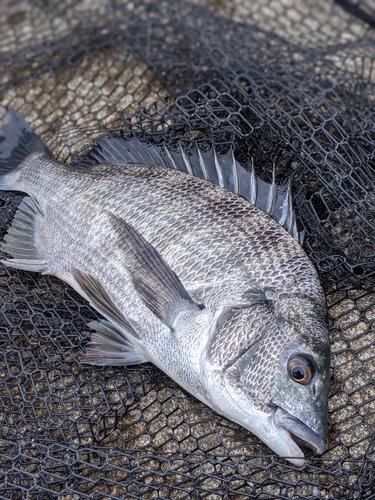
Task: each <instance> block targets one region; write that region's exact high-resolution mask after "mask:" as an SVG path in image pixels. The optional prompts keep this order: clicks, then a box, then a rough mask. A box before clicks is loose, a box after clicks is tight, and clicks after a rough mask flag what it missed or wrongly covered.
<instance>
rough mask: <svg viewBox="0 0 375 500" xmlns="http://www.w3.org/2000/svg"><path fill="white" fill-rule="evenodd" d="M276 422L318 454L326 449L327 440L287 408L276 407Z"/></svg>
mask: <svg viewBox="0 0 375 500" xmlns="http://www.w3.org/2000/svg"><path fill="white" fill-rule="evenodd" d="M274 422H275V425H276V426H277V427H282V428H283V429H285V430H286V431H287V432H289V433H290V434H292V437H293V438H295V437H296V438H298V440H299V441H300V442H301V443H302V444H304V445H305V446H308V447H309V448H311V449H312V450H313V451H315V452H316V453H317V454H319V455H321V454H322V453H324V451H325V449H326V444H325V440H324V439H322V438H321V437H320V436H318V434H316V432H314V431H313V430H312V429H310V427H308V426H307V425H306V424H304V423H303V422H302V421H301V420H299V419H298V418H296V417H294V416H293V415H291V414H290V413H288V412H287V411H286V410H283V409H282V408H280V407H279V406H278V407H277V408H276V411H275V413H274Z"/></svg>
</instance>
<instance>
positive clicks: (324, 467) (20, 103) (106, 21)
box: [0, 0, 375, 500]
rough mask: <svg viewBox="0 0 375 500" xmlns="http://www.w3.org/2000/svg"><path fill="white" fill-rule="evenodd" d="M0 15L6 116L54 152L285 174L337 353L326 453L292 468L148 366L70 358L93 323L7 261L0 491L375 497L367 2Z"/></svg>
mask: <svg viewBox="0 0 375 500" xmlns="http://www.w3.org/2000/svg"><path fill="white" fill-rule="evenodd" d="M0 23H1V24H0V25H1V31H0V32H1V39H0V61H1V65H0V92H1V93H0V116H2V115H3V114H4V113H5V110H6V108H7V107H12V108H15V109H17V110H18V111H19V113H20V114H21V115H22V116H23V117H24V118H25V119H26V120H27V121H28V122H29V123H30V124H31V126H32V127H33V128H34V129H35V130H36V131H37V133H38V134H39V135H40V136H41V137H42V139H43V140H44V141H45V143H46V144H47V145H48V147H49V148H50V149H51V150H52V151H53V154H54V156H55V157H56V158H57V159H59V160H61V161H63V162H72V161H75V160H76V158H77V155H79V154H81V153H84V152H86V151H88V150H89V148H90V145H91V144H93V143H95V142H97V141H98V140H99V139H100V138H102V137H106V136H111V135H114V134H115V135H118V134H120V133H121V134H124V135H137V136H143V137H146V138H147V140H148V141H151V142H153V143H165V144H168V145H169V146H171V147H173V146H174V145H175V144H177V143H182V144H183V145H184V146H186V147H189V145H191V144H192V143H196V142H199V143H200V144H202V145H203V146H204V145H207V144H214V145H215V147H216V148H217V149H218V150H219V151H220V150H221V149H222V150H227V149H228V147H229V146H231V147H233V149H234V152H235V156H236V157H237V159H238V160H239V161H241V163H243V164H244V165H250V164H251V162H252V161H253V162H254V165H255V168H256V171H257V173H258V175H260V176H261V177H262V178H263V179H264V180H269V179H270V178H271V176H272V169H273V164H275V168H276V180H277V182H278V183H283V182H286V181H287V180H288V179H291V180H292V187H293V194H294V200H295V205H296V209H297V215H298V222H299V225H300V227H301V228H304V229H305V231H306V234H305V242H304V247H305V249H306V251H307V252H308V254H309V256H310V258H311V259H312V261H313V263H314V264H315V266H316V267H317V269H318V271H319V274H320V276H321V279H322V282H323V285H324V287H325V289H326V292H327V300H328V305H329V313H330V322H331V339H332V351H333V353H332V361H331V367H332V385H331V391H330V399H329V432H328V445H327V451H326V452H325V453H324V455H323V456H321V457H317V456H315V455H314V454H313V453H310V454H308V462H307V465H306V466H305V467H304V468H303V469H297V468H295V467H293V466H292V465H290V464H289V465H288V464H287V463H286V462H285V461H283V460H282V459H280V458H278V457H276V456H274V455H273V454H272V453H271V452H270V450H269V449H268V448H267V447H266V446H265V445H264V444H262V443H261V442H260V441H259V440H258V439H257V438H255V437H254V436H253V435H252V434H251V433H250V432H248V431H246V430H244V429H243V428H240V427H239V426H237V425H236V424H234V423H232V422H229V421H228V420H226V419H224V418H222V417H220V416H218V415H216V414H215V413H214V412H213V411H211V410H210V409H208V408H207V407H205V406H204V405H203V404H202V403H200V402H198V401H197V400H195V399H194V398H193V397H192V396H190V395H188V394H186V393H185V392H184V391H182V390H181V389H180V388H179V387H178V386H177V385H176V384H175V383H174V382H173V381H171V380H170V379H169V378H168V377H167V376H166V375H164V374H163V373H162V372H160V371H159V370H158V369H157V368H155V367H154V366H152V365H150V364H148V365H142V366H135V367H132V368H112V367H106V368H91V367H87V366H85V367H84V366H82V365H81V364H80V361H79V356H78V354H79V352H80V350H81V348H82V346H84V345H85V343H86V342H87V340H88V338H89V332H88V328H87V326H86V324H87V322H89V321H90V320H91V319H92V318H95V317H96V316H95V312H94V311H93V310H92V309H91V308H90V307H89V306H88V305H87V304H86V303H85V302H84V300H83V299H82V298H80V297H79V296H78V295H77V294H76V293H75V292H73V291H72V290H71V289H70V288H69V287H68V286H66V285H64V284H63V283H62V282H60V281H58V280H57V279H54V278H50V277H46V276H41V275H38V274H33V273H27V272H21V271H15V270H8V269H4V268H2V269H1V270H0V282H1V287H0V307H1V309H0V329H1V336H0V343H1V352H0V363H1V371H0V377H1V382H0V428H1V431H0V449H1V452H0V453H1V454H0V456H1V458H0V465H1V467H0V478H1V479H0V498H1V499H3V498H4V499H5V498H6V499H24V498H27V499H33V500H34V499H49V498H59V499H62V500H68V499H69V500H71V499H74V500H78V499H81V498H171V499H183V498H206V499H210V500H215V499H219V498H234V499H245V498H259V499H271V498H274V499H300V498H324V499H344V498H345V499H367V500H369V499H374V498H375V425H374V424H375V380H374V372H375V347H374V333H373V326H374V320H375V286H374V285H375V283H374V275H375V268H374V264H375V262H374V257H375V192H374V187H375V181H374V178H375V177H374V176H375V152H374V151H375V150H374V148H373V141H374V139H375V125H374V123H375V121H374V95H375V93H374V85H375V31H374V27H375V4H374V2H372V1H371V0H367V1H360V0H357V1H355V2H354V1H349V0H347V1H345V0H340V1H337V2H332V1H326V0H303V1H300V2H292V1H291V0H283V1H279V0H270V1H268V2H266V1H263V0H257V1H254V2H252V1H248V0H233V1H232V2H226V1H225V0H215V1H214V0H205V1H203V0H202V1H198V0H195V1H193V0H192V1H190V2H180V1H177V0H174V1H173V0H160V1H152V0H148V1H147V0H143V1H138V0H135V1H125V0H123V1H121V0H108V1H102V0H93V1H91V2H89V1H87V0H81V1H78V2H77V1H75V0H68V1H66V2H61V1H60V0H56V1H53V0H35V1H32V0H20V1H19V2H14V1H12V0H3V1H2V8H1V12H0ZM21 198H22V197H21V196H20V195H18V194H14V193H2V194H1V195H0V207H1V210H0V224H1V230H2V233H3V234H4V233H5V231H6V229H7V228H8V227H9V225H10V222H11V219H12V216H13V215H14V213H15V210H16V208H17V206H18V204H19V202H20V200H21ZM67 202H68V200H67Z"/></svg>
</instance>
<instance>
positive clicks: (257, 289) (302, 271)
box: [0, 111, 329, 465]
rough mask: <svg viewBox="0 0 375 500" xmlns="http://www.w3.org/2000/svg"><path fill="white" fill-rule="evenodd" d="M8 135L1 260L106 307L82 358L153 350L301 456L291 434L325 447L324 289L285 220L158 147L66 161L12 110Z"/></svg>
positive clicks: (223, 408) (265, 436)
mask: <svg viewBox="0 0 375 500" xmlns="http://www.w3.org/2000/svg"><path fill="white" fill-rule="evenodd" d="M2 135H3V137H4V140H3V143H2V144H1V146H2V149H3V153H2V154H1V155H0V173H1V174H2V175H1V178H0V188H1V189H10V190H17V191H22V192H25V193H27V195H28V197H27V198H25V199H24V200H23V201H22V202H21V205H20V207H19V210H18V212H17V214H16V217H15V220H14V222H13V224H12V227H11V228H10V230H9V232H8V235H7V236H6V238H5V239H6V243H5V244H4V245H3V250H4V251H5V252H6V253H8V254H10V255H11V256H12V257H13V259H6V260H4V261H3V262H4V264H5V265H9V266H12V267H15V268H20V269H27V270H32V271H37V272H42V273H44V274H51V275H54V276H57V277H59V278H60V279H62V280H63V281H65V282H67V283H69V284H70V285H71V286H72V287H73V288H74V289H75V290H77V291H78V292H79V293H80V294H81V295H82V296H83V297H85V298H86V299H87V300H89V302H90V303H91V304H92V305H93V306H94V307H95V308H96V309H97V310H98V311H99V312H100V313H101V314H102V315H103V316H104V317H105V318H106V320H102V321H101V322H94V323H92V324H91V325H90V326H92V328H93V329H94V330H95V332H94V333H93V336H92V341H91V344H89V346H88V352H87V354H86V356H84V358H83V361H85V362H89V363H90V362H91V363H94V364H102V365H105V364H123V365H125V364H134V363H141V362H146V361H150V362H152V363H154V364H155V365H157V366H158V367H159V368H161V369H162V370H163V371H164V372H166V373H167V374H168V375H169V376H170V377H171V378H173V379H174V380H175V381H176V382H178V383H179V384H180V385H181V386H182V387H184V388H185V389H186V390H188V391H189V392H190V393H192V394H193V395H194V396H196V397H197V398H199V399H200V400H201V401H203V402H204V403H206V404H207V405H209V406H210V407H211V408H213V409H214V410H216V411H217V412H219V413H221V414H222V415H224V416H226V417H228V418H230V419H231V420H233V421H235V422H238V423H239V424H241V425H243V426H244V427H246V428H247V429H249V430H251V431H252V432H254V433H255V434H257V435H258V436H259V437H260V438H261V439H262V440H263V441H265V442H266V443H267V444H268V446H270V448H272V449H273V450H274V451H276V452H277V453H278V454H280V455H281V456H284V457H287V458H288V459H289V460H290V461H291V462H292V463H294V464H296V465H302V464H303V463H304V461H303V453H302V452H301V450H300V448H299V447H298V445H297V444H296V439H295V438H297V440H301V441H302V442H303V443H305V444H307V445H308V446H310V447H312V448H313V449H315V450H316V451H318V452H322V451H323V450H324V440H325V434H326V422H327V397H328V385H329V338H328V331H327V324H326V306H325V297H324V293H323V291H322V289H321V286H320V284H319V280H318V276H317V274H316V271H315V269H314V267H313V266H312V264H311V263H310V261H309V259H308V258H307V256H306V254H305V253H304V251H303V250H302V248H301V246H300V244H299V243H298V242H297V241H296V239H295V238H293V236H291V234H289V232H288V231H286V230H285V229H284V228H283V227H282V226H281V225H280V224H279V223H278V222H276V221H275V220H273V218H272V217H270V216H269V215H268V214H267V213H265V212H263V211H262V210H260V209H259V208H258V207H257V206H255V205H254V204H252V203H249V201H247V200H246V199H244V198H243V197H241V196H238V195H237V194H234V193H233V192H231V191H229V190H227V189H224V188H223V187H221V186H220V185H216V184H214V183H212V182H210V181H208V180H205V179H200V178H197V177H195V176H193V175H189V174H188V173H185V172H181V171H179V170H172V169H167V168H162V167H161V166H159V165H157V160H155V162H154V163H156V164H145V163H143V162H139V161H138V162H131V163H124V162H123V163H121V164H117V163H116V162H114V161H111V162H110V163H105V162H104V163H99V164H98V163H94V164H88V165H86V166H81V168H78V167H75V166H68V165H63V164H61V163H59V162H57V161H55V160H54V159H53V158H52V156H51V154H50V153H49V151H48V150H47V149H46V148H45V146H44V145H43V144H42V143H41V141H40V140H39V138H38V137H37V136H36V135H35V134H34V132H33V131H32V130H31V129H30V127H29V126H28V125H27V124H26V122H24V121H23V119H22V118H21V117H20V116H19V115H18V114H17V113H15V112H14V111H10V112H8V114H7V115H6V116H5V118H4V127H3V131H2ZM10 137H12V140H10ZM108 151H109V148H108V145H107V149H106V150H105V151H104V153H105V154H104V157H106V154H107V157H108V155H109V153H108ZM111 154H113V151H112V153H111ZM168 154H169V155H170V153H168ZM1 156H2V158H1ZM199 157H200V165H201V167H202V170H203V171H206V170H207V171H208V169H206V163H205V162H204V160H202V158H203V157H202V155H201V153H200V152H199ZM215 158H216V159H217V157H216V156H215ZM104 159H105V158H104ZM116 161H117V160H116ZM215 161H216V160H215ZM188 162H189V160H186V159H185V165H186V164H188ZM207 164H208V162H207ZM216 172H217V178H218V184H222V183H223V182H222V181H220V179H222V175H221V173H220V171H219V170H216ZM224 172H225V171H224ZM241 172H242V171H241ZM192 173H194V172H192ZM241 175H242V174H241ZM249 175H250V174H249ZM206 177H210V174H207V176H206ZM211 177H212V176H211ZM237 184H238V179H237ZM253 197H254V196H253ZM276 200H277V198H276ZM276 209H278V208H277V207H276Z"/></svg>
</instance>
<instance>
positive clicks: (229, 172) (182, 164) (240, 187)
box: [74, 137, 304, 244]
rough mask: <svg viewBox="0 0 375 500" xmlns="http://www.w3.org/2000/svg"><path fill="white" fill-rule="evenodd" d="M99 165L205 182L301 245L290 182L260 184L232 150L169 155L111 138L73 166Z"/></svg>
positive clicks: (166, 151) (135, 142)
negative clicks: (154, 169)
mask: <svg viewBox="0 0 375 500" xmlns="http://www.w3.org/2000/svg"><path fill="white" fill-rule="evenodd" d="M98 163H110V164H119V163H142V164H146V165H157V166H160V167H167V168H172V169H174V170H180V171H182V172H186V173H188V174H191V175H194V176H196V177H200V178H201V179H206V180H208V181H210V182H212V183H214V184H216V185H218V186H221V187H224V188H226V189H228V191H231V192H233V193H235V194H238V195H240V196H242V197H243V198H245V199H246V200H248V201H249V202H250V203H252V204H254V205H256V206H257V207H258V208H260V209H261V210H263V212H266V213H268V214H269V215H271V217H273V218H274V219H275V220H276V221H277V222H278V223H279V224H280V225H281V226H283V227H284V228H285V229H286V230H287V231H288V232H289V233H290V234H291V235H292V236H293V237H294V238H295V239H296V240H297V241H298V242H299V243H300V244H302V242H303V236H304V233H303V232H299V231H298V229H297V224H296V217H295V213H294V209H293V203H292V193H291V184H290V182H289V183H288V184H287V185H284V186H278V185H277V184H276V182H275V176H274V177H273V180H272V183H271V184H269V183H267V182H264V181H262V179H260V178H259V177H257V176H256V174H255V170H254V168H252V169H251V170H250V171H248V170H246V169H245V168H244V167H243V166H242V165H240V163H238V161H237V160H236V159H235V157H234V154H233V150H232V149H229V151H228V152H227V153H226V154H224V155H218V154H217V153H216V150H215V149H214V148H210V149H209V150H208V151H205V152H203V151H202V150H201V149H199V148H198V147H197V146H195V147H193V148H192V149H191V150H190V151H189V152H187V151H185V150H184V149H183V148H182V147H181V146H180V149H179V150H178V151H172V150H170V149H168V148H167V147H166V146H153V145H150V144H146V143H143V142H141V141H139V140H138V139H135V138H133V139H125V138H123V137H112V138H110V139H104V140H102V141H101V142H99V143H98V144H97V145H96V146H94V148H93V149H91V150H90V151H89V152H88V153H86V154H85V155H83V156H82V157H81V158H78V160H77V161H76V162H75V163H74V165H76V166H78V167H85V166H89V165H94V164H98Z"/></svg>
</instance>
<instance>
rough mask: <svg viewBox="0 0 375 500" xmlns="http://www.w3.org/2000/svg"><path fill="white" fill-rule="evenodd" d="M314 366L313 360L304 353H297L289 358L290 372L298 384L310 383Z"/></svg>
mask: <svg viewBox="0 0 375 500" xmlns="http://www.w3.org/2000/svg"><path fill="white" fill-rule="evenodd" d="M314 368H315V364H314V362H313V360H312V359H311V358H309V357H307V356H304V355H303V354H298V355H295V356H293V357H292V358H289V360H288V373H289V375H290V377H291V378H292V379H293V380H294V381H295V382H297V383H298V384H302V385H306V384H308V383H309V382H310V381H311V379H312V378H313V375H314V372H315V369H314Z"/></svg>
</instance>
